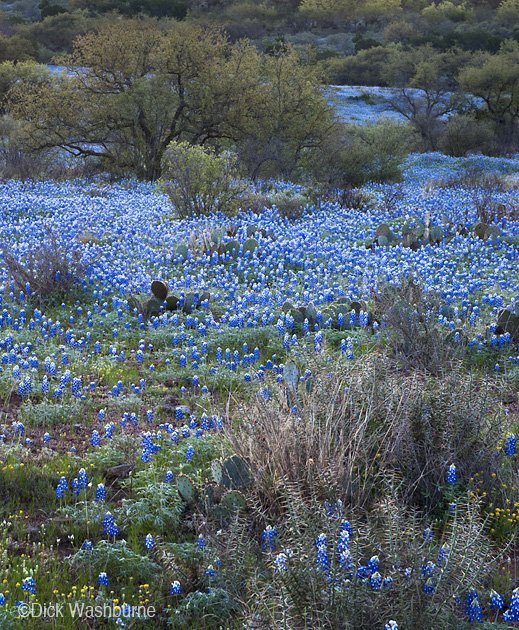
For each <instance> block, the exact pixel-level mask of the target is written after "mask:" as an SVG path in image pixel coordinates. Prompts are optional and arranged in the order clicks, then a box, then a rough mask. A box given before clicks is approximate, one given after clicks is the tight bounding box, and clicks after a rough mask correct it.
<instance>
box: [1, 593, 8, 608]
mask: <svg viewBox="0 0 519 630" xmlns="http://www.w3.org/2000/svg"><path fill="white" fill-rule="evenodd" d="M6 601H7V600H6V599H5V595H4V594H3V593H0V606H3V605H4V604H5V602H6Z"/></svg>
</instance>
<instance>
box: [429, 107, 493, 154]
mask: <svg viewBox="0 0 519 630" xmlns="http://www.w3.org/2000/svg"><path fill="white" fill-rule="evenodd" d="M493 139H494V133H493V130H492V127H491V126H490V125H489V124H488V122H486V121H479V120H477V119H475V118H474V116H472V115H470V114H465V115H463V114H454V115H453V116H451V117H450V118H449V120H448V121H447V122H446V123H445V124H444V125H443V128H442V130H441V134H440V139H439V147H440V149H441V150H442V151H443V152H444V153H445V154H447V155H452V156H454V157H463V156H465V155H466V154H467V153H469V152H470V151H481V152H482V153H485V154H488V153H491V151H492V148H493V146H492V145H493Z"/></svg>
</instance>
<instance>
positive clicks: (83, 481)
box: [78, 468, 88, 488]
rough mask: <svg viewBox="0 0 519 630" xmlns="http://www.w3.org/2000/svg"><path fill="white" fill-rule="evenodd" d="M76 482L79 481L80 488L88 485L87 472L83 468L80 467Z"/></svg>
mask: <svg viewBox="0 0 519 630" xmlns="http://www.w3.org/2000/svg"><path fill="white" fill-rule="evenodd" d="M78 482H79V487H80V488H86V487H87V485H88V479H87V474H86V470H85V469H84V468H81V470H80V471H79V473H78Z"/></svg>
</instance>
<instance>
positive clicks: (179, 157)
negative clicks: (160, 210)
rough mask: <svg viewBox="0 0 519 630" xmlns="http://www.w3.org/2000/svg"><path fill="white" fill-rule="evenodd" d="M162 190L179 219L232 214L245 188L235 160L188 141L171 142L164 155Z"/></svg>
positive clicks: (228, 154) (230, 156) (228, 155)
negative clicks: (218, 213) (213, 214)
mask: <svg viewBox="0 0 519 630" xmlns="http://www.w3.org/2000/svg"><path fill="white" fill-rule="evenodd" d="M161 187H162V189H163V190H164V191H165V192H166V194H167V195H168V196H169V198H170V200H171V203H172V204H173V205H174V206H175V208H176V209H177V212H178V215H179V217H180V218H181V219H184V218H187V217H190V216H192V215H193V214H194V215H196V216H200V215H207V214H210V213H211V212H224V213H225V214H227V215H232V214H234V212H235V211H236V210H237V208H238V205H239V196H240V194H241V193H242V192H244V190H245V186H244V185H243V184H242V183H241V182H240V181H239V180H238V175H237V165H236V160H235V158H234V157H233V156H232V155H231V154H230V153H221V154H220V155H217V154H216V153H215V152H214V151H213V150H212V149H206V148H203V147H201V146H198V145H191V144H189V143H188V142H172V143H171V144H170V145H169V147H168V149H167V150H166V153H165V156H164V167H163V176H162V180H161Z"/></svg>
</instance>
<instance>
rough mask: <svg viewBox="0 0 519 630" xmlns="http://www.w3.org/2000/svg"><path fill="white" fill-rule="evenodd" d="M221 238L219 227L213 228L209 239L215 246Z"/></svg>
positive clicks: (220, 242)
mask: <svg viewBox="0 0 519 630" xmlns="http://www.w3.org/2000/svg"><path fill="white" fill-rule="evenodd" d="M222 239H223V231H222V230H220V229H217V230H214V231H213V232H211V240H212V241H213V243H214V244H215V245H216V247H220V245H221V244H222Z"/></svg>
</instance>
